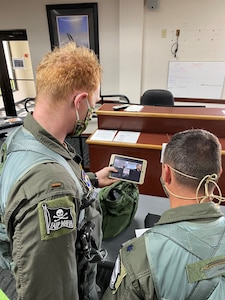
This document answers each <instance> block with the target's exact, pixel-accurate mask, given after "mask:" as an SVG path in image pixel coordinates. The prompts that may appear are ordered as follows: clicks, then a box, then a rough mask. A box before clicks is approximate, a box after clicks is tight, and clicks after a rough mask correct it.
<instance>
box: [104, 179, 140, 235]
mask: <svg viewBox="0 0 225 300" xmlns="http://www.w3.org/2000/svg"><path fill="white" fill-rule="evenodd" d="M98 197H99V201H100V204H101V208H102V213H103V223H102V230H103V239H109V238H113V237H115V236H117V235H118V234H119V233H120V232H122V231H123V230H124V229H125V228H126V227H128V226H129V225H130V223H131V222H132V220H133V218H134V216H135V213H136V211H137V207H138V200H139V190H138V186H137V185H136V184H133V183H130V182H126V181H118V182H115V183H113V184H112V185H110V186H107V187H104V188H102V189H101V190H100V192H99V194H98Z"/></svg>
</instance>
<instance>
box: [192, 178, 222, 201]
mask: <svg viewBox="0 0 225 300" xmlns="http://www.w3.org/2000/svg"><path fill="white" fill-rule="evenodd" d="M217 179H218V175H217V174H212V175H206V176H205V177H203V178H202V180H201V181H200V182H199V185H198V187H197V190H196V201H197V202H198V200H197V199H199V198H198V193H199V190H200V188H201V186H202V184H203V183H204V181H205V185H204V189H205V196H204V198H202V199H201V200H200V201H199V202H198V203H203V202H205V200H206V199H207V198H211V199H212V200H213V199H216V200H218V201H219V202H218V203H217V204H218V205H220V204H221V202H224V201H225V198H224V197H223V196H222V192H221V190H220V187H219V185H218V184H217V182H216V181H217ZM209 183H212V184H213V185H214V186H215V188H216V189H217V191H218V193H219V195H215V194H214V193H213V192H212V193H211V194H210V193H209Z"/></svg>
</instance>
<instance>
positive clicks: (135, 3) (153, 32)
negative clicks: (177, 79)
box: [0, 0, 225, 103]
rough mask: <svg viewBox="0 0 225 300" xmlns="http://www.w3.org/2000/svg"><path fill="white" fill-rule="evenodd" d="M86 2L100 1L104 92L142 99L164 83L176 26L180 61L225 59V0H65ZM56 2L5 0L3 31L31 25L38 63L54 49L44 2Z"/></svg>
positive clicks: (30, 35) (57, 0) (29, 30)
mask: <svg viewBox="0 0 225 300" xmlns="http://www.w3.org/2000/svg"><path fill="white" fill-rule="evenodd" d="M82 2H98V17H99V44H100V61H101V64H102V66H103V69H104V74H103V82H102V93H103V94H111V93H122V94H126V95H127V96H128V97H129V98H130V99H131V101H132V102H136V103H138V102H139V99H140V95H141V94H142V93H143V92H144V91H145V90H146V89H149V88H166V87H167V76H168V64H169V61H171V60H174V59H175V58H174V57H173V55H172V53H171V46H172V44H173V43H174V42H175V32H176V29H180V38H179V51H178V53H177V58H176V60H178V61H225V52H224V49H225V18H224V11H225V2H224V0H214V1H211V0H198V1H196V0H189V1H186V0H185V1H184V0H159V1H158V2H159V5H158V8H157V9H155V10H150V9H147V8H146V7H145V5H144V0H99V1H81V0H80V1H75V0H68V1H66V2H65V3H82ZM57 3H58V4H63V1H62V0H48V1H47V0H39V1H28V0H20V1H16V0H1V10H0V30H8V29H14V28H16V29H26V30H27V35H28V40H29V44H30V51H31V59H32V62H33V67H34V68H36V65H37V64H38V62H39V61H40V59H41V57H42V56H43V54H44V53H46V52H47V51H49V50H50V41H49V32H48V24H47V16H46V8H45V5H46V4H57ZM162 30H163V33H164V37H162ZM165 33H166V34H165ZM165 36H166V37H165ZM222 98H224V99H225V91H224V90H223V94H222Z"/></svg>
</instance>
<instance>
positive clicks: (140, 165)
mask: <svg viewBox="0 0 225 300" xmlns="http://www.w3.org/2000/svg"><path fill="white" fill-rule="evenodd" d="M109 165H110V166H113V167H115V168H116V169H117V170H118V172H110V175H109V177H110V178H118V179H120V180H124V181H129V182H133V183H136V184H143V183H144V178H145V172H146V167H147V160H145V159H141V158H136V157H130V156H124V155H119V154H112V155H111V158H110V162H109Z"/></svg>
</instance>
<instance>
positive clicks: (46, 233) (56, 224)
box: [38, 196, 76, 240]
mask: <svg viewBox="0 0 225 300" xmlns="http://www.w3.org/2000/svg"><path fill="white" fill-rule="evenodd" d="M38 215H39V226H40V233H41V240H49V239H53V238H57V237H59V236H62V235H64V234H68V233H70V232H71V231H73V230H75V229H76V213H75V205H74V203H73V202H72V197H67V196H66V197H62V198H57V199H54V200H48V201H42V202H40V203H38Z"/></svg>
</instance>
